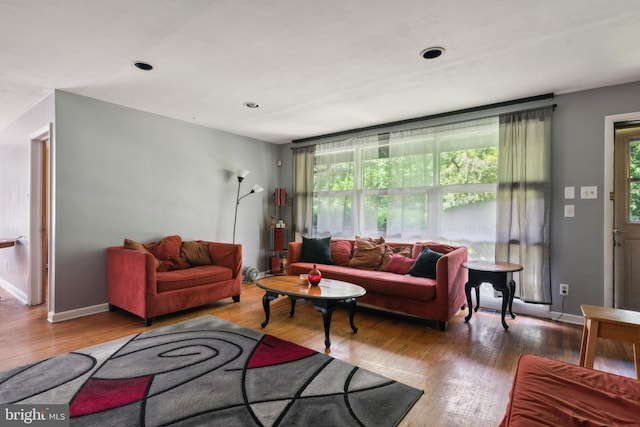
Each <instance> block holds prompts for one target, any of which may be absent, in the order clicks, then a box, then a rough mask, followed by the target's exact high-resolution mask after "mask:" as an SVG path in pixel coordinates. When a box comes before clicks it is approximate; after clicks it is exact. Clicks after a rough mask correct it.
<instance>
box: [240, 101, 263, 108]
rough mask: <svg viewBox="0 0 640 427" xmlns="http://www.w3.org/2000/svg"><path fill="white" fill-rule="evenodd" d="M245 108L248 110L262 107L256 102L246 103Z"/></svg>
mask: <svg viewBox="0 0 640 427" xmlns="http://www.w3.org/2000/svg"><path fill="white" fill-rule="evenodd" d="M244 106H245V107H247V108H258V107H259V106H260V105H258V103H256V102H245V103H244Z"/></svg>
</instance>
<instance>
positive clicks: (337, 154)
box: [313, 117, 498, 259]
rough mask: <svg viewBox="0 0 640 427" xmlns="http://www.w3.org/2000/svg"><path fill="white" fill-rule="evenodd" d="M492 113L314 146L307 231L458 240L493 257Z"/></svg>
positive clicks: (494, 171)
mask: <svg viewBox="0 0 640 427" xmlns="http://www.w3.org/2000/svg"><path fill="white" fill-rule="evenodd" d="M497 167H498V119H497V117H496V118H490V119H482V120H474V121H470V122H464V123H459V124H453V125H445V126H437V127H430V128H423V129H414V130H409V131H398V132H389V133H384V134H380V135H371V136H364V137H354V138H349V139H345V140H342V141H336V142H331V143H325V144H319V145H318V146H317V147H316V152H315V165H314V193H313V228H314V235H318V236H327V235H331V236H333V237H335V238H353V236H355V235H360V236H371V237H373V236H383V237H385V239H387V240H388V241H405V242H411V241H418V240H438V241H441V242H449V243H452V244H464V245H465V246H467V247H468V248H469V252H470V255H471V254H473V257H474V258H476V259H477V258H488V259H493V254H494V242H495V223H496V212H495V209H496V190H497Z"/></svg>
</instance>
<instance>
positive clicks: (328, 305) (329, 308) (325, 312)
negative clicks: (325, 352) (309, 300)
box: [314, 301, 338, 348]
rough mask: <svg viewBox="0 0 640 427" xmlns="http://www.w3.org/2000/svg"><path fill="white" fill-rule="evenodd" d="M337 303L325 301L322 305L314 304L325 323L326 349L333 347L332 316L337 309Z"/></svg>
mask: <svg viewBox="0 0 640 427" xmlns="http://www.w3.org/2000/svg"><path fill="white" fill-rule="evenodd" d="M337 304H338V303H337V301H323V302H322V304H317V305H316V304H314V307H315V309H316V310H318V311H319V312H321V313H322V321H323V323H324V346H325V348H330V347H331V339H330V338H329V331H330V329H331V315H332V314H333V309H334V308H336V305H337Z"/></svg>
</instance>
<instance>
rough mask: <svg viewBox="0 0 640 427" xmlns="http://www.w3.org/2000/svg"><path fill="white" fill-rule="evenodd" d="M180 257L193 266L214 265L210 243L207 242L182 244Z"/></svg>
mask: <svg viewBox="0 0 640 427" xmlns="http://www.w3.org/2000/svg"><path fill="white" fill-rule="evenodd" d="M180 256H181V257H182V258H184V260H185V261H187V262H188V263H189V264H190V265H192V266H197V265H211V264H213V260H212V259H211V254H209V243H207V242H202V241H191V242H182V247H181V248H180Z"/></svg>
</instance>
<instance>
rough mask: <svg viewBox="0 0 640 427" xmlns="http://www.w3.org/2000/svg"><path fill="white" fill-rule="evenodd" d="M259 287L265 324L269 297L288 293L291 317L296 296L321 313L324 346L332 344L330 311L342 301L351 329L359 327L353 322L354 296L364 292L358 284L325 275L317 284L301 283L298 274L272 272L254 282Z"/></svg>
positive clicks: (264, 323) (267, 321)
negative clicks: (345, 307) (263, 292)
mask: <svg viewBox="0 0 640 427" xmlns="http://www.w3.org/2000/svg"><path fill="white" fill-rule="evenodd" d="M256 285H257V286H258V287H259V288H262V289H264V290H265V291H266V292H265V294H264V296H263V297H262V306H263V307H264V314H265V320H264V322H262V327H263V328H264V327H265V326H267V324H268V323H269V313H270V308H269V305H270V303H271V301H272V300H274V299H276V298H278V295H283V296H288V297H289V299H290V300H291V311H290V312H289V316H291V317H293V315H294V312H295V308H296V300H298V299H303V300H307V301H309V302H311V303H312V304H313V307H314V308H315V309H316V310H318V311H319V312H321V313H322V320H323V321H324V345H325V347H326V348H330V347H331V340H330V339H329V329H330V328H331V314H332V313H333V310H334V309H335V308H336V306H337V305H338V304H339V303H341V302H345V303H347V304H348V305H349V323H350V324H351V329H352V330H353V332H358V328H357V327H356V325H354V324H353V316H354V314H355V311H356V298H359V297H361V296H363V295H364V294H366V293H367V291H365V289H364V288H363V287H361V286H358V285H354V284H353V283H347V282H343V281H340V280H334V279H325V278H323V279H322V281H321V282H320V284H319V285H318V286H311V285H308V284H305V285H303V284H301V283H300V279H299V278H298V276H272V277H267V278H264V279H260V280H258V281H257V282H256Z"/></svg>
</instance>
